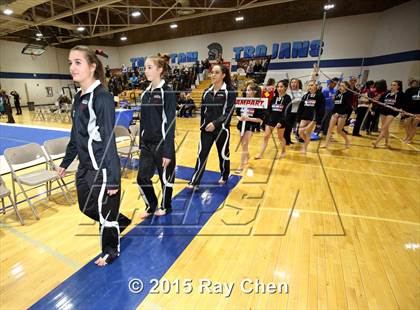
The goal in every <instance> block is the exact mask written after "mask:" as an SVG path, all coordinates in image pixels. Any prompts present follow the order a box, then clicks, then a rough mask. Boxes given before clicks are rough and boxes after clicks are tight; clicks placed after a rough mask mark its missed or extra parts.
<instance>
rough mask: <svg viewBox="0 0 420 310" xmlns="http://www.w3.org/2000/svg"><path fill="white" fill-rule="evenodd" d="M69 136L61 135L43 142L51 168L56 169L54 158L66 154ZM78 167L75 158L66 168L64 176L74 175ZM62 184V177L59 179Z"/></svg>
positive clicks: (77, 161)
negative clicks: (61, 136)
mask: <svg viewBox="0 0 420 310" xmlns="http://www.w3.org/2000/svg"><path fill="white" fill-rule="evenodd" d="M69 141H70V138H69V137H63V138H57V139H52V140H47V141H45V142H44V145H43V146H44V150H45V153H46V154H47V158H48V159H49V163H50V165H51V169H52V170H54V171H57V169H58V166H57V165H56V164H55V162H54V160H56V159H61V158H63V157H64V155H65V154H66V149H67V145H68V144H69ZM78 167H79V160H78V159H77V158H76V159H75V160H73V162H72V163H71V164H70V166H68V167H67V169H66V176H69V175H76V172H77V169H78ZM61 180H62V182H63V184H65V185H66V183H65V182H64V180H63V179H61Z"/></svg>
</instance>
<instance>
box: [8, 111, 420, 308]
mask: <svg viewBox="0 0 420 310" xmlns="http://www.w3.org/2000/svg"><path fill="white" fill-rule="evenodd" d="M15 119H16V121H17V123H24V124H26V125H34V126H44V127H53V128H67V129H68V128H69V125H68V124H63V123H56V122H33V121H31V117H30V116H29V113H28V111H27V110H24V114H23V116H15ZM0 126H1V125H0ZM1 129H2V127H0V137H1V138H2V139H3V138H4V137H3V136H2V131H1ZM391 131H392V137H391V141H390V144H391V147H392V149H388V148H383V147H380V148H378V149H372V148H371V147H370V143H371V140H370V139H369V138H366V137H364V138H354V137H352V136H350V139H351V143H352V144H351V148H350V149H348V150H345V149H344V145H343V143H342V141H341V138H336V139H338V142H335V143H333V144H332V145H331V147H330V148H329V149H327V150H325V149H321V150H318V144H319V142H312V143H311V144H310V148H309V153H308V154H307V156H303V155H301V154H300V152H299V145H298V144H295V145H293V146H292V147H289V148H288V149H287V157H286V158H285V159H279V152H278V151H277V146H278V142H277V140H276V139H272V140H271V141H270V144H269V147H268V149H267V152H266V154H265V159H263V160H260V161H254V160H252V161H251V162H250V164H249V167H248V169H246V171H245V172H244V173H243V174H242V176H232V177H231V179H230V180H229V183H228V186H225V187H220V186H217V185H214V184H215V183H216V180H217V178H218V174H217V173H214V172H217V171H218V160H217V154H216V152H215V148H214V149H213V150H212V153H211V155H210V158H209V162H208V165H207V167H206V169H207V173H206V175H205V181H206V183H208V185H207V186H202V187H201V188H200V190H199V191H197V192H192V191H191V190H188V189H186V188H185V185H186V182H187V179H188V178H189V176H190V175H191V173H192V170H191V168H192V167H194V165H195V160H196V154H197V147H198V137H199V131H198V118H192V119H178V120H177V135H176V143H177V147H178V150H177V165H178V166H179V167H178V169H177V182H176V184H175V188H174V197H175V198H174V205H175V207H174V208H175V211H176V212H174V213H173V214H172V215H170V216H168V217H166V218H163V219H160V220H159V221H153V222H151V220H146V221H145V222H141V221H140V219H139V216H138V214H139V212H141V211H142V210H143V208H144V203H143V201H142V200H141V198H139V192H138V188H137V185H136V182H135V180H136V171H133V172H129V173H128V174H127V175H126V177H125V178H123V181H122V182H123V183H122V186H123V191H124V195H123V199H122V206H121V209H122V213H124V214H126V215H127V216H132V217H133V224H132V225H131V226H130V227H129V228H128V229H127V230H126V231H125V232H124V235H126V236H124V237H123V238H122V240H121V241H122V254H121V257H120V258H119V259H118V260H117V261H116V262H115V263H114V264H112V265H110V266H107V267H106V268H104V269H99V268H96V266H95V265H94V264H93V262H92V260H93V259H94V258H95V257H96V256H97V255H98V254H99V238H98V235H97V232H98V227H97V225H93V224H92V223H91V222H89V221H88V220H87V218H86V217H85V216H84V215H83V214H82V213H81V212H80V211H79V208H78V206H77V205H76V204H73V205H68V204H67V203H66V201H65V199H64V198H63V196H62V195H61V194H59V193H58V192H57V194H55V195H53V197H52V199H51V200H50V201H49V202H45V201H44V202H39V203H37V204H36V206H37V208H38V211H39V212H40V217H41V219H40V220H39V221H37V220H35V219H34V217H33V215H32V213H31V211H30V208H29V207H28V205H27V203H25V202H24V203H21V204H19V210H20V211H21V215H22V216H23V218H24V220H25V226H21V225H20V223H19V222H18V220H17V218H16V216H15V214H14V212H13V211H12V210H11V209H8V211H7V212H6V214H0V225H1V230H0V253H1V254H0V255H1V257H0V305H1V308H2V309H21V308H28V307H31V306H33V308H34V309H47V308H59V309H73V308H74V309H82V308H99V307H101V308H118V309H123V308H124V309H125V308H127V309H132V308H139V309H199V308H203V309H204V308H205V309H216V308H217V309H303V308H310V309H315V308H322V309H338V308H340V309H343V308H351V309H357V308H358V309H368V308H369V309H398V308H399V309H418V308H419V306H420V296H419V293H420V282H419V269H420V259H419V250H420V191H419V188H420V187H419V185H420V177H419V176H420V174H419V172H420V156H419V154H420V142H419V138H418V137H417V140H416V142H415V143H414V144H412V145H406V144H403V143H402V141H401V137H402V136H403V130H402V128H401V127H400V126H399V121H394V124H393V126H392V130H391ZM63 133H64V134H66V132H65V131H63ZM231 133H232V139H231V160H232V161H231V165H232V171H233V170H234V169H235V168H236V167H237V166H238V164H239V158H240V149H238V150H236V146H237V144H238V142H239V134H238V131H237V130H236V128H235V127H234V125H232V127H231ZM31 139H32V137H30V135H29V136H27V137H25V140H30V141H33V140H31ZM261 140H262V133H260V134H257V135H255V136H254V137H253V139H252V141H251V147H250V152H251V156H252V155H255V154H256V152H257V150H258V149H259V147H260V144H261ZM2 143H3V142H2ZM3 178H4V179H5V181H6V184H7V185H8V187H9V188H11V182H10V175H3ZM156 180H157V179H156ZM155 184H156V188H157V189H158V188H159V183H158V182H156V183H155ZM41 191H42V190H41ZM72 195H73V197H76V196H75V191H74V188H73V190H72ZM136 278H139V279H140V280H142V281H143V282H144V290H143V291H142V292H141V293H138V294H135V293H132V292H130V290H129V283H132V282H130V281H132V280H135V279H136ZM154 278H156V279H163V278H164V279H167V280H169V282H167V281H163V280H162V281H161V282H160V283H161V287H160V288H159V289H158V290H157V291H158V292H157V293H148V290H149V289H150V287H151V286H150V283H149V281H150V280H151V279H154ZM188 279H191V282H188ZM245 279H249V281H248V282H247V283H246V285H245V286H244V289H243V290H241V287H240V286H241V282H242V281H243V280H245ZM208 280H209V281H212V286H210V288H203V289H202V291H201V288H202V287H201V286H200V281H202V282H201V283H202V284H203V285H204V284H208V283H209V282H208ZM250 281H252V282H253V283H255V282H258V281H260V282H262V283H265V284H266V285H268V284H269V283H270V282H274V283H276V284H277V286H278V288H279V289H282V290H281V292H280V293H279V292H276V293H269V292H268V291H266V292H265V293H264V292H262V287H261V286H259V289H260V291H259V292H256V291H255V290H254V291H253V292H251V293H249V291H250V290H251V288H254V286H253V285H251V284H250V283H251V282H250ZM216 282H217V283H216ZM168 283H171V285H170V286H169V289H170V290H169V289H168V287H165V285H166V286H168V285H167V284H168ZM188 283H191V284H192V285H191V287H192V292H190V290H189V288H190V287H189V284H188ZM221 283H223V284H224V286H220V285H218V284H221ZM227 284H229V285H231V284H233V285H234V286H233V289H232V290H231V292H230V291H229V290H228V289H227V286H226V285H227ZM206 287H207V286H206ZM221 287H223V290H222V289H221ZM168 290H169V293H166V292H167V291H168ZM267 290H268V289H267Z"/></svg>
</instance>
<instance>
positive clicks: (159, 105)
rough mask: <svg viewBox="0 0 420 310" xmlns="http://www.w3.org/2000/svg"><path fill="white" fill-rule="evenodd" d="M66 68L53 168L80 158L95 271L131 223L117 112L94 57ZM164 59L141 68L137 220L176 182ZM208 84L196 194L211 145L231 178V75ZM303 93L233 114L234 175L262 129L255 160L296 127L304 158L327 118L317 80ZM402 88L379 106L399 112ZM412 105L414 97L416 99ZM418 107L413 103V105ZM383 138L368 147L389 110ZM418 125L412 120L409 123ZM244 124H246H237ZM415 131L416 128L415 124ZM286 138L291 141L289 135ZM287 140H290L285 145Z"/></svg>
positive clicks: (158, 211) (248, 92) (85, 52)
mask: <svg viewBox="0 0 420 310" xmlns="http://www.w3.org/2000/svg"><path fill="white" fill-rule="evenodd" d="M68 64H69V68H70V73H71V75H72V77H73V80H74V81H75V82H77V83H78V84H79V85H80V90H79V91H78V92H77V93H76V95H75V96H74V101H73V107H72V112H71V116H72V121H73V122H72V129H71V136H70V142H69V144H68V146H67V150H66V154H65V156H64V159H63V161H62V163H61V164H60V166H59V168H58V174H59V175H60V176H61V177H64V176H65V174H66V168H67V167H68V166H69V165H70V164H71V162H72V161H73V160H74V159H75V158H76V157H78V158H79V162H80V164H79V168H78V171H77V173H76V189H77V196H78V203H79V208H80V210H81V211H82V212H83V213H84V214H85V215H87V216H88V217H90V218H92V219H94V220H96V221H98V222H99V225H100V237H101V247H102V253H101V255H100V256H99V258H98V259H97V260H96V261H95V264H97V265H98V266H100V267H103V266H106V265H107V264H110V263H111V262H113V261H114V260H115V259H116V258H117V257H118V256H119V254H120V234H121V232H122V231H123V230H124V229H125V228H126V227H127V226H128V225H129V224H130V223H131V220H130V219H129V218H127V217H126V216H124V215H123V214H121V213H119V208H120V198H121V170H120V159H119V156H118V152H117V148H116V141H115V135H114V132H113V128H114V124H115V107H114V100H113V96H112V95H111V94H110V93H109V91H108V90H107V89H106V88H105V87H104V86H103V85H104V69H103V65H102V62H101V61H100V60H99V58H98V55H97V54H96V53H95V52H94V51H93V50H90V49H89V48H88V47H85V46H75V47H73V48H72V49H71V50H70V54H69V57H68ZM165 68H166V63H165V60H164V59H162V58H161V57H159V56H151V57H148V58H147V59H146V62H145V75H146V77H147V79H148V81H149V82H150V84H149V86H148V87H147V88H146V90H145V91H144V92H143V93H142V95H141V117H140V128H139V135H140V151H141V152H140V158H139V167H138V175H137V183H138V185H139V190H140V194H141V195H142V197H143V200H144V202H145V205H146V208H145V211H144V212H143V213H142V214H141V215H140V217H141V218H142V219H145V218H148V217H152V216H157V217H160V216H165V215H168V214H169V213H170V212H171V210H172V193H173V186H174V180H175V166H176V159H175V143H174V139H175V120H176V96H175V93H174V91H173V90H172V88H171V86H170V85H169V84H168V83H167V82H166V81H165V79H164V75H165ZM211 82H212V83H211V86H210V87H209V88H207V89H206V90H205V91H204V92H203V95H202V101H201V120H200V140H199V142H198V144H199V145H198V156H197V161H196V165H195V169H194V173H193V175H192V178H191V180H190V182H189V183H188V185H187V187H188V188H191V189H192V190H197V189H198V187H199V185H200V183H201V180H202V177H203V174H204V171H205V167H206V163H207V161H208V156H209V153H210V150H211V147H212V145H213V144H216V147H217V151H218V156H219V166H220V179H219V180H218V184H220V185H221V186H223V185H224V184H226V183H227V182H228V178H229V175H230V150H229V146H230V136H231V133H230V122H231V120H232V118H233V117H234V115H233V114H234V112H235V101H236V98H237V90H235V89H234V88H233V87H232V83H231V76H230V72H229V69H228V68H226V67H225V66H224V65H223V64H216V65H213V67H212V68H211ZM348 86H349V85H347V84H346V82H341V83H340V84H339V87H338V90H337V94H336V95H335V96H334V108H333V111H332V112H333V113H332V117H331V120H330V123H329V128H328V134H327V138H326V140H325V143H324V146H328V143H329V140H330V137H331V133H332V128H333V127H334V126H335V125H337V128H338V133H339V134H340V135H342V136H343V137H344V139H345V141H346V146H348V144H349V143H348V140H347V137H346V135H345V133H343V132H342V130H341V128H342V127H343V122H344V121H345V119H344V116H345V115H348V109H349V108H351V106H349V99H348V98H349V94H350V93H349V91H348ZM307 88H308V91H307V92H306V93H305V92H303V91H302V82H301V81H299V80H298V79H291V80H290V82H289V81H288V80H280V81H278V82H277V83H276V84H275V89H274V90H273V96H272V98H270V100H269V104H268V108H267V109H264V110H261V109H236V114H237V115H236V117H237V118H238V129H240V130H241V143H242V146H243V152H242V156H241V164H240V166H239V168H238V169H237V172H241V171H242V169H244V167H245V165H246V163H247V162H248V159H249V153H248V145H249V142H250V139H251V136H252V134H253V133H254V132H255V131H257V130H258V129H260V128H261V127H262V126H263V127H264V138H263V143H262V145H261V149H260V151H259V153H258V154H257V155H256V156H255V159H261V158H262V157H263V154H264V151H265V150H266V147H267V143H268V139H269V137H270V135H271V134H272V132H273V131H274V129H275V128H276V129H277V134H278V137H279V139H280V141H281V143H282V151H281V157H284V156H285V154H286V145H287V144H290V143H291V141H290V131H291V128H290V125H288V124H290V123H292V124H293V123H297V124H298V134H299V137H300V138H301V139H302V140H301V141H302V152H303V153H306V152H307V149H308V145H309V143H310V141H311V135H312V132H313V131H314V129H315V127H316V126H318V127H319V126H320V125H321V124H322V121H323V117H324V112H325V98H324V96H323V95H322V92H320V90H319V87H318V83H317V81H316V79H312V80H310V81H309V82H308V83H307ZM401 89H402V85H401V84H400V83H399V82H398V81H396V82H393V83H392V84H391V90H390V91H389V92H386V93H384V94H382V95H381V97H380V100H382V102H383V103H384V104H385V105H390V106H391V105H392V106H394V107H396V108H398V107H399V106H400V101H399V100H400V99H399V96H400V95H399V94H400V90H401ZM261 91H263V92H264V91H266V90H265V89H263V90H261V88H260V87H259V86H258V85H256V84H255V83H253V82H250V83H248V84H247V85H246V88H245V90H244V94H243V95H244V96H246V97H250V98H261ZM417 100H418V99H417ZM417 104H418V101H417ZM380 113H381V115H382V116H383V117H382V119H383V121H382V132H381V134H380V135H379V137H378V139H377V140H376V141H375V142H374V146H376V145H377V144H378V143H379V141H380V140H381V139H383V138H385V139H387V137H388V134H389V133H388V128H389V124H390V122H391V121H392V119H393V118H394V117H395V113H396V112H395V111H394V110H393V112H392V113H391V114H389V113H388V112H386V110H384V111H382V110H381V112H380ZM415 119H416V122H417V120H418V118H415ZM243 124H244V125H243ZM416 126H417V125H416ZM288 135H289V136H288ZM287 140H288V141H287ZM156 170H157V171H158V174H159V178H160V182H161V186H162V201H161V203H160V204H159V202H158V198H157V196H156V194H155V191H154V189H153V184H152V177H153V175H154V174H155V171H156Z"/></svg>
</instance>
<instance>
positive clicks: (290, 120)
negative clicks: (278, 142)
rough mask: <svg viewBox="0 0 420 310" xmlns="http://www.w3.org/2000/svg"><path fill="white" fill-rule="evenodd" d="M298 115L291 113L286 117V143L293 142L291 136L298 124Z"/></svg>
mask: <svg viewBox="0 0 420 310" xmlns="http://www.w3.org/2000/svg"><path fill="white" fill-rule="evenodd" d="M296 115H297V113H292V112H289V113H287V116H286V129H285V130H284V138H285V139H286V143H290V142H292V140H291V138H290V134H291V133H292V129H293V126H294V125H295V122H296Z"/></svg>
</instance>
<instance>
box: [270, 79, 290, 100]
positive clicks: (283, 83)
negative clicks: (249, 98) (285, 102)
mask: <svg viewBox="0 0 420 310" xmlns="http://www.w3.org/2000/svg"><path fill="white" fill-rule="evenodd" d="M279 84H282V85H283V86H284V88H285V90H286V91H287V87H289V80H288V79H284V80H280V81H278V82H277V83H276V89H275V90H274V96H276V97H279V96H280V93H279V91H278V90H277V87H278V86H279Z"/></svg>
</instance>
